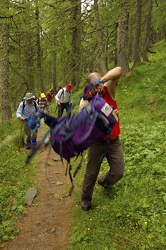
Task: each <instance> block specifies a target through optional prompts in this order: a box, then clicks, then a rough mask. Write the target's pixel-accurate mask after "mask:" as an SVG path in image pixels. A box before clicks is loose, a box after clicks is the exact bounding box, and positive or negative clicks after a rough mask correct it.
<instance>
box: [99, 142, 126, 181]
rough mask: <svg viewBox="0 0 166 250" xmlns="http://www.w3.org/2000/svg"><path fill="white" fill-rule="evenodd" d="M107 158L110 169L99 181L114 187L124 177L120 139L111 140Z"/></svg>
mask: <svg viewBox="0 0 166 250" xmlns="http://www.w3.org/2000/svg"><path fill="white" fill-rule="evenodd" d="M106 158H107V161H108V164H109V166H110V169H109V171H108V172H107V173H106V174H105V175H104V176H102V177H101V178H100V179H99V181H100V182H102V183H103V184H104V183H106V184H107V183H109V184H111V185H113V184H114V183H116V182H117V181H118V180H120V179H121V178H122V177H123V175H124V156H123V150H122V146H121V141H120V139H119V137H117V138H115V139H114V140H111V142H110V144H109V146H108V149H107V154H106Z"/></svg>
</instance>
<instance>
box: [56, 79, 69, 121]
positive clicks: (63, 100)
mask: <svg viewBox="0 0 166 250" xmlns="http://www.w3.org/2000/svg"><path fill="white" fill-rule="evenodd" d="M55 101H56V103H57V105H58V117H61V116H62V115H63V112H64V110H66V112H69V111H70V109H71V105H72V85H71V84H70V83H68V84H66V87H64V88H62V89H60V90H59V91H58V93H57V94H56V96H55Z"/></svg>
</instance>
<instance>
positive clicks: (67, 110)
mask: <svg viewBox="0 0 166 250" xmlns="http://www.w3.org/2000/svg"><path fill="white" fill-rule="evenodd" d="M65 104H66V105H65V108H66V113H68V112H70V109H71V105H70V103H69V102H67V103H65Z"/></svg>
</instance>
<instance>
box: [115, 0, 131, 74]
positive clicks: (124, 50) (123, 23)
mask: <svg viewBox="0 0 166 250" xmlns="http://www.w3.org/2000/svg"><path fill="white" fill-rule="evenodd" d="M128 21H129V3H128V0H124V1H123V2H122V4H121V11H120V18H119V26H118V36H117V64H118V66H121V67H122V71H123V73H122V78H123V77H125V75H126V73H127V72H129V71H130V68H129V60H128Z"/></svg>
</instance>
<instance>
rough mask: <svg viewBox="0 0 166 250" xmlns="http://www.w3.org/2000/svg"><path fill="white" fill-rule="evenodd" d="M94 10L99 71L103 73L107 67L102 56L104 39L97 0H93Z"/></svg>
mask: <svg viewBox="0 0 166 250" xmlns="http://www.w3.org/2000/svg"><path fill="white" fill-rule="evenodd" d="M94 10H95V17H96V27H97V32H98V45H99V51H100V55H99V56H100V58H101V61H100V68H101V73H102V74H103V75H104V74H105V73H106V72H107V71H108V69H107V66H106V65H107V64H106V59H105V58H104V50H105V49H104V41H103V37H104V36H103V32H102V29H101V23H100V15H99V10H98V0H94Z"/></svg>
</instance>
